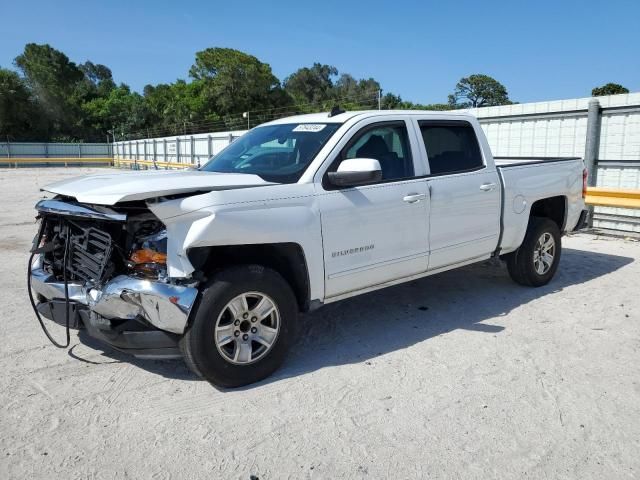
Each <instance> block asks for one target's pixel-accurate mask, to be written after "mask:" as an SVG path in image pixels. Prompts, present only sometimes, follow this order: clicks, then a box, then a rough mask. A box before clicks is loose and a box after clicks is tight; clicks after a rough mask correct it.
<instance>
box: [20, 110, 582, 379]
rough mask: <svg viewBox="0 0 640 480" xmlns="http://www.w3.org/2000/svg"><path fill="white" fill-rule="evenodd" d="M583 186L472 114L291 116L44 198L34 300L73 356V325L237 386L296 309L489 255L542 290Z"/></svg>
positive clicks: (286, 329) (574, 218)
mask: <svg viewBox="0 0 640 480" xmlns="http://www.w3.org/2000/svg"><path fill="white" fill-rule="evenodd" d="M585 185H586V171H585V170H584V165H583V162H582V161H581V160H580V159H577V158H571V159H560V158H558V159H543V158H530V159H522V158H520V159H508V158H501V159H497V158H494V157H493V156H492V155H491V151H490V149H489V146H488V144H487V140H486V138H485V136H484V134H483V131H482V129H481V128H480V125H479V124H478V121H477V120H476V119H475V118H474V117H473V116H471V115H469V114H465V113H449V112H423V111H366V112H341V111H336V110H335V109H334V111H333V112H331V113H330V114H327V113H322V114H311V115H301V116H295V117H289V118H284V119H280V120H276V121H273V122H270V123H266V124H263V125H261V126H259V127H257V128H254V129H252V130H250V131H249V132H248V133H246V134H245V135H244V136H242V137H240V138H239V139H238V140H236V141H235V142H233V143H232V144H230V145H229V146H228V147H227V148H226V149H225V150H223V151H222V152H221V153H219V154H218V155H216V156H214V157H213V158H212V159H211V160H210V161H209V162H208V163H206V164H205V165H204V166H202V167H201V168H199V169H197V170H187V171H144V172H131V173H105V174H101V175H93V176H85V177H79V178H75V179H71V180H65V181H62V182H58V183H55V184H52V185H48V186H47V187H45V188H44V190H46V191H48V192H50V193H52V194H54V196H50V197H49V198H48V199H44V200H42V201H40V202H39V203H38V204H37V206H36V209H37V211H38V217H39V218H40V224H39V225H40V226H39V230H38V234H37V236H36V238H35V240H34V245H33V249H32V258H31V260H30V262H29V284H30V289H29V292H30V294H31V299H32V304H33V306H34V309H35V310H36V314H37V315H38V319H39V320H40V322H41V324H42V325H43V328H44V322H43V320H42V318H41V316H44V317H46V318H48V319H50V320H53V321H55V322H57V323H60V324H63V325H67V326H68V328H67V344H68V343H69V340H68V339H69V327H71V328H84V329H86V332H87V333H88V334H89V335H90V336H92V337H96V338H98V339H101V340H102V341H104V342H106V343H108V344H110V345H111V346H113V347H115V348H116V349H119V350H122V351H128V352H131V353H133V354H134V355H136V356H139V357H149V358H158V357H168V356H180V355H181V356H183V357H184V359H185V361H186V362H187V364H188V365H189V367H190V368H191V369H192V370H193V371H194V372H196V373H197V374H198V375H200V376H202V377H203V378H205V379H207V380H208V381H210V382H211V383H213V384H215V385H219V386H224V387H235V386H241V385H245V384H248V383H251V382H255V381H257V380H260V379H263V378H265V377H266V376H268V375H269V374H271V373H272V372H273V371H274V370H275V369H276V368H278V366H279V365H280V364H281V363H282V361H283V359H284V358H285V354H286V352H287V350H288V349H289V347H290V345H291V344H292V342H293V341H294V332H295V330H296V324H297V322H298V314H299V312H305V311H308V310H311V309H314V308H317V307H319V306H321V305H323V304H326V303H330V302H335V301H338V300H341V299H345V298H348V297H352V296H354V295H359V294H362V293H366V292H371V291H373V290H376V289H380V288H383V287H386V286H389V285H394V284H398V283H401V282H407V281H410V280H414V279H417V278H420V277H424V276H426V275H432V274H435V273H438V272H442V271H444V270H449V269H452V268H457V267H460V266H463V265H467V264H470V263H473V262H480V261H484V260H487V259H489V258H491V257H500V258H502V259H503V260H505V261H506V263H507V267H508V270H509V273H510V275H511V277H512V278H513V279H514V280H515V281H516V282H518V283H520V284H522V285H527V286H532V287H536V286H540V285H544V284H546V283H547V282H549V281H550V280H551V279H552V277H553V275H554V273H555V271H556V269H557V267H558V262H559V259H560V252H561V243H560V242H561V236H562V235H563V234H564V233H566V232H570V231H572V230H576V229H578V228H581V227H582V226H584V224H585V218H586V211H585V205H584V195H585ZM45 332H46V329H45ZM63 346H64V345H63Z"/></svg>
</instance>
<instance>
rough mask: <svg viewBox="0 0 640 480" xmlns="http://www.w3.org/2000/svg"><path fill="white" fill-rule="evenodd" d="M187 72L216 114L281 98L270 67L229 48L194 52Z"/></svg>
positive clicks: (271, 103)
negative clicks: (191, 63)
mask: <svg viewBox="0 0 640 480" xmlns="http://www.w3.org/2000/svg"><path fill="white" fill-rule="evenodd" d="M189 75H190V76H191V78H193V79H194V80H197V81H201V82H202V95H203V96H204V100H205V102H207V103H209V104H210V105H211V107H212V108H213V110H214V111H215V112H216V113H217V114H219V115H228V114H231V113H239V112H243V111H246V110H251V109H254V110H255V109H264V108H269V107H274V106H277V105H276V101H277V100H281V99H282V95H281V90H282V88H281V85H280V81H279V80H278V79H277V78H276V76H275V75H274V74H273V73H272V71H271V67H270V66H269V65H268V64H266V63H262V62H261V61H260V60H258V59H257V58H256V57H254V56H253V55H249V54H246V53H244V52H240V51H238V50H234V49H232V48H207V49H206V50H202V51H200V52H197V53H196V61H195V63H194V64H193V66H192V67H191V69H190V70H189Z"/></svg>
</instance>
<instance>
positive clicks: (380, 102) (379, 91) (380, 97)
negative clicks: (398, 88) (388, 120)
mask: <svg viewBox="0 0 640 480" xmlns="http://www.w3.org/2000/svg"><path fill="white" fill-rule="evenodd" d="M378 110H382V89H381V88H379V89H378Z"/></svg>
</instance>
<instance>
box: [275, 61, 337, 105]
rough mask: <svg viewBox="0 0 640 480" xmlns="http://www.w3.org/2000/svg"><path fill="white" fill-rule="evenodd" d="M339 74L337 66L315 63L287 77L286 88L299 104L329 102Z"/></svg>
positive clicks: (285, 80)
mask: <svg viewBox="0 0 640 480" xmlns="http://www.w3.org/2000/svg"><path fill="white" fill-rule="evenodd" d="M337 75H338V69H337V68H336V67H332V66H331V65H321V64H319V63H314V64H313V66H312V67H311V68H308V67H302V68H300V69H298V70H297V71H296V72H294V73H292V74H291V75H289V76H288V77H287V78H285V79H284V82H283V83H284V89H285V91H286V92H287V93H288V94H289V95H291V98H292V99H293V102H294V103H295V104H297V105H304V106H305V107H307V106H309V105H308V104H310V103H312V104H319V103H323V102H327V101H329V100H330V99H331V97H332V91H333V88H334V85H333V79H334V77H336V76H337ZM311 107H312V106H311ZM307 110H308V109H307Z"/></svg>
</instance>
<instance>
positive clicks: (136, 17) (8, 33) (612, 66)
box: [0, 0, 640, 103]
mask: <svg viewBox="0 0 640 480" xmlns="http://www.w3.org/2000/svg"><path fill="white" fill-rule="evenodd" d="M2 3H3V5H2V7H1V8H0V12H1V13H2V20H1V21H0V66H2V67H11V66H12V62H13V59H14V58H15V57H16V56H17V55H18V54H19V53H20V52H21V51H22V49H23V48H24V45H25V43H28V42H36V43H49V44H51V45H52V46H53V47H55V48H57V49H59V50H62V51H63V52H65V53H66V54H67V55H68V56H69V57H70V58H71V59H72V60H73V61H75V62H78V63H79V62H83V61H85V60H88V59H90V60H91V61H93V62H94V63H102V64H105V65H107V66H108V67H110V68H111V70H112V71H113V75H114V77H115V79H116V81H118V82H125V83H127V84H129V85H130V86H131V87H132V88H134V89H135V90H138V91H141V90H142V88H143V87H144V85H145V84H147V83H160V82H171V81H174V80H175V79H176V78H187V74H188V70H189V67H190V66H191V64H192V63H193V59H194V54H195V52H196V51H198V50H202V49H204V48H207V47H214V46H220V47H231V48H236V49H239V50H242V51H245V52H248V53H251V54H253V55H255V56H257V57H258V58H259V59H260V60H262V61H263V62H267V63H269V64H270V65H271V66H272V68H273V71H274V73H275V74H276V75H277V76H278V77H279V78H281V79H282V78H284V77H285V76H286V75H288V74H290V73H291V72H293V71H295V70H296V69H297V68H299V67H301V66H309V65H311V64H312V63H313V62H321V63H328V64H330V65H334V66H336V67H337V68H338V70H339V71H340V72H348V73H351V74H352V75H354V76H355V77H357V78H362V77H373V78H375V79H376V80H378V81H379V82H381V84H382V86H383V88H384V90H385V91H391V92H394V93H396V94H400V95H401V96H402V97H403V98H404V99H407V100H412V101H415V102H422V103H434V102H445V101H446V99H447V94H449V93H451V91H452V90H453V87H454V85H455V83H456V82H457V81H458V79H460V78H461V77H463V76H466V75H469V74H472V73H485V74H488V75H491V76H493V77H494V78H496V79H497V80H499V81H500V82H502V83H503V84H504V85H505V86H506V87H507V89H508V91H509V95H510V97H511V98H512V100H515V101H519V102H528V101H539V100H552V99H562V98H573V97H583V96H589V95H590V92H591V88H592V87H594V86H597V85H601V84H603V83H607V82H615V83H620V84H623V85H625V86H626V87H627V88H629V90H631V91H640V32H639V30H640V24H639V21H640V0H624V1H623V0H609V1H595V0H583V1H566V0H555V1H547V0H531V1H524V0H522V1H521V0H511V1H491V0H485V1H479V0H475V1H467V0H456V1H446V0H441V1H427V0H423V1H403V0H395V1H386V2H379V1H376V0H368V1H359V2H355V1H348V0H342V1H334V0H324V1H322V2H312V1H301V0H299V1H276V0H271V1H265V0H263V1H244V2H241V1H236V2H232V1H226V2H216V1H187V0H183V1H180V2H166V3H165V2H161V1H157V0H156V1H147V0H143V1H134V0H130V1H128V2H123V1H120V0H111V1H108V2H106V1H101V2H92V1H90V0H89V1H87V0H85V1H83V2H70V1H50V0H49V1H21V2H16V1H11V2H10V1H9V0H3V2H2Z"/></svg>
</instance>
